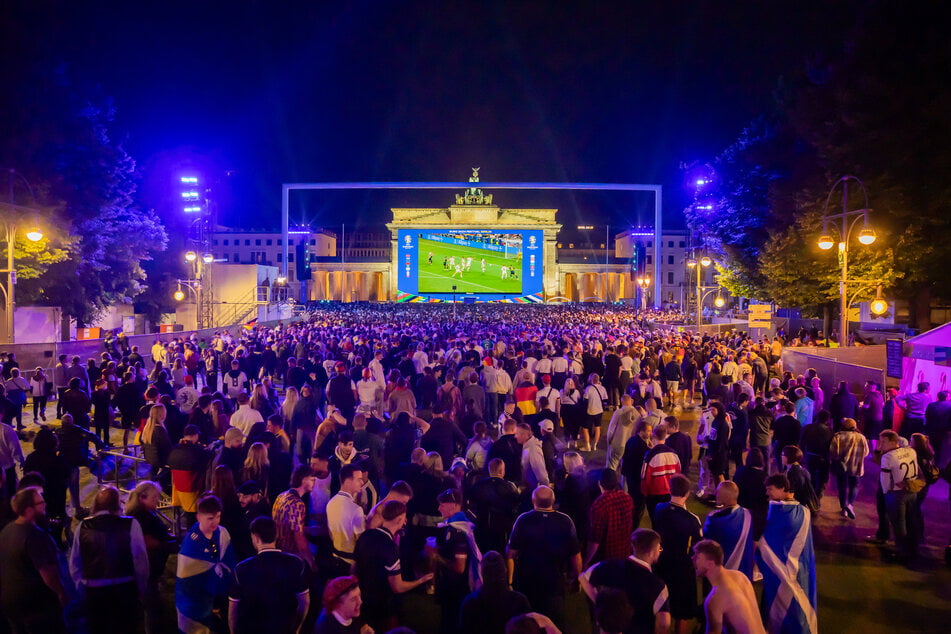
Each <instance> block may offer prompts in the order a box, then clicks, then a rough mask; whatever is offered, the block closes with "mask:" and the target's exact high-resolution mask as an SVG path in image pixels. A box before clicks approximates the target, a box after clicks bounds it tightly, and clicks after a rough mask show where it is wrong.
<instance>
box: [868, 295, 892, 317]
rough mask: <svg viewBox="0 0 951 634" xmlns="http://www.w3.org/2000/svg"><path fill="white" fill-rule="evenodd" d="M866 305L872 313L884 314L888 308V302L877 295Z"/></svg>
mask: <svg viewBox="0 0 951 634" xmlns="http://www.w3.org/2000/svg"><path fill="white" fill-rule="evenodd" d="M868 307H869V310H871V311H872V314H873V315H884V314H885V312H886V311H887V310H888V302H886V301H885V300H884V299H882V298H881V297H878V298H876V299H873V300H872V302H871V303H870V304H869V306H868Z"/></svg>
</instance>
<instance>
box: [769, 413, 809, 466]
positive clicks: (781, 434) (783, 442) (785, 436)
mask: <svg viewBox="0 0 951 634" xmlns="http://www.w3.org/2000/svg"><path fill="white" fill-rule="evenodd" d="M783 411H784V412H785V414H783V415H782V416H780V417H779V418H777V419H776V420H774V421H773V423H772V425H770V429H772V430H773V455H774V456H775V457H776V468H777V469H779V470H780V471H782V468H783V458H782V453H781V452H782V450H783V447H786V446H787V445H798V444H799V436H800V435H801V434H802V425H801V424H800V423H799V421H798V420H796V417H795V416H793V412H795V411H796V406H795V405H794V404H793V403H790V402H789V401H786V402H785V403H783Z"/></svg>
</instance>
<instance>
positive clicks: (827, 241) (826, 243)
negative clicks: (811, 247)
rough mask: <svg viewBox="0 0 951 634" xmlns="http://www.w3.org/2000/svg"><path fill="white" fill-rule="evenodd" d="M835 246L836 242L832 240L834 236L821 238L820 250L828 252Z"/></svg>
mask: <svg viewBox="0 0 951 634" xmlns="http://www.w3.org/2000/svg"><path fill="white" fill-rule="evenodd" d="M834 246H835V242H834V241H833V240H832V236H830V235H824V236H822V237H820V238H819V248H820V249H822V250H823V251H828V250H829V249H831V248H832V247H834Z"/></svg>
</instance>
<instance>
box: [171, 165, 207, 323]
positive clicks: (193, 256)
mask: <svg viewBox="0 0 951 634" xmlns="http://www.w3.org/2000/svg"><path fill="white" fill-rule="evenodd" d="M181 185H182V191H181V198H182V205H183V206H182V211H183V212H185V213H186V214H195V215H197V217H196V218H195V220H194V221H193V222H192V223H191V227H190V230H189V239H188V241H189V242H190V243H191V244H193V245H195V247H196V249H189V250H188V251H186V252H185V263H186V264H188V265H189V267H190V273H191V277H190V278H188V279H180V280H177V281H178V287H177V289H176V290H175V293H174V295H173V297H174V298H175V301H177V302H181V301H184V300H185V291H183V290H182V289H183V288H187V289H189V290H190V291H191V292H192V294H193V295H194V296H195V326H196V327H197V328H198V329H199V330H201V329H202V328H209V327H211V326H212V324H213V321H214V310H213V305H214V301H213V297H212V293H211V264H212V263H213V262H214V261H215V256H214V255H213V254H212V253H211V252H210V238H211V230H212V227H211V226H210V218H211V204H210V201H209V200H208V199H207V197H206V196H205V195H204V194H203V193H202V191H201V190H200V189H199V182H198V177H197V176H182V177H181ZM199 252H201V256H200V257H199Z"/></svg>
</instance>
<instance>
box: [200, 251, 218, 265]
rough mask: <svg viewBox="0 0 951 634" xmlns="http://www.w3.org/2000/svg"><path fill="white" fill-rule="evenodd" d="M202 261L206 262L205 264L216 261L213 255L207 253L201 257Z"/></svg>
mask: <svg viewBox="0 0 951 634" xmlns="http://www.w3.org/2000/svg"><path fill="white" fill-rule="evenodd" d="M201 261H202V262H204V263H205V264H211V263H212V262H214V261H215V256H214V255H212V254H211V253H205V254H203V255H202V256H201Z"/></svg>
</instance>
